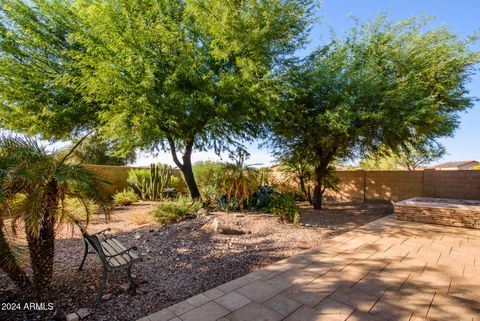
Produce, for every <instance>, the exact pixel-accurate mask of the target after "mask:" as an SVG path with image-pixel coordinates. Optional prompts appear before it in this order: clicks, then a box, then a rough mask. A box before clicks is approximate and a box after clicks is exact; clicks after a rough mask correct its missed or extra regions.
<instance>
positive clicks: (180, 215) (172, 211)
mask: <svg viewBox="0 0 480 321" xmlns="http://www.w3.org/2000/svg"><path fill="white" fill-rule="evenodd" d="M200 208H202V202H200V201H192V200H191V199H189V198H187V197H183V196H180V197H178V198H177V199H176V200H174V201H167V202H163V203H161V204H159V205H158V207H157V208H156V209H155V211H153V213H152V214H153V218H154V219H155V220H156V221H157V222H159V223H161V224H167V223H171V222H179V221H182V220H184V219H185V218H186V217H187V216H188V215H195V214H196V213H197V211H198V210H199V209H200Z"/></svg>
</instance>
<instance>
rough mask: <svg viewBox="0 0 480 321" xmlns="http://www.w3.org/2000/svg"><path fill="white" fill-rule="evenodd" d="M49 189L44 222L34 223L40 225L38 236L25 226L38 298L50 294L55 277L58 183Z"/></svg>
mask: <svg viewBox="0 0 480 321" xmlns="http://www.w3.org/2000/svg"><path fill="white" fill-rule="evenodd" d="M47 188H48V192H47V195H46V197H47V199H46V200H45V202H46V204H45V205H46V206H45V212H44V213H43V215H42V216H43V217H42V222H38V223H37V222H35V223H34V224H39V225H40V228H39V232H38V235H35V234H34V233H32V229H29V228H28V227H27V226H25V227H26V235H27V242H28V249H29V253H30V261H31V264H32V271H33V286H34V289H35V294H36V295H37V296H38V297H44V295H45V294H47V293H48V289H49V288H50V285H51V283H52V277H53V258H54V250H55V215H56V211H57V210H58V199H57V193H58V186H57V183H56V181H54V180H52V181H51V182H50V183H49V184H48V187H47ZM26 224H28V223H26Z"/></svg>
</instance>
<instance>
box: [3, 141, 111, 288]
mask: <svg viewBox="0 0 480 321" xmlns="http://www.w3.org/2000/svg"><path fill="white" fill-rule="evenodd" d="M69 155H70V153H67V154H59V153H56V152H52V153H49V152H47V151H46V150H45V148H44V147H41V146H40V145H39V144H38V143H37V142H35V141H34V140H30V139H25V138H21V137H1V138H0V211H1V212H0V217H2V216H3V217H8V216H9V217H11V218H12V228H15V226H17V225H18V224H16V223H18V222H22V223H23V226H24V228H25V235H26V240H27V244H28V252H29V258H30V262H31V268H32V272H33V274H32V278H31V281H30V279H29V278H28V277H27V275H26V274H25V272H24V271H23V269H22V268H21V267H20V266H19V265H18V264H17V263H16V261H15V256H14V255H13V251H12V250H11V246H10V245H9V243H8V242H7V239H6V238H5V234H4V230H3V228H4V226H3V221H2V222H0V223H2V224H0V228H1V229H0V230H1V232H0V247H1V248H0V255H1V257H0V264H1V265H0V267H1V268H2V270H3V271H4V272H6V273H7V274H8V275H9V277H10V278H11V279H12V280H13V281H14V282H15V283H16V284H17V285H18V286H20V287H23V288H25V287H27V286H29V285H30V284H32V285H33V286H34V290H35V293H36V294H37V295H39V296H42V295H43V294H45V293H47V291H48V289H49V286H50V284H51V281H52V273H53V258H54V244H55V232H56V227H57V226H58V224H59V223H62V222H66V221H69V220H70V216H69V215H68V211H67V208H66V207H65V206H64V201H65V200H66V199H67V198H68V199H69V200H76V201H78V202H79V203H80V204H82V205H83V207H84V209H85V213H86V214H87V216H86V217H87V222H88V218H89V216H90V214H91V213H92V207H91V204H92V202H95V203H96V204H99V205H101V206H103V207H104V208H106V207H105V206H106V204H107V203H108V202H109V195H108V193H107V192H106V190H105V188H104V187H105V184H106V183H107V182H106V181H105V180H104V179H102V178H100V177H98V176H97V174H96V173H94V172H92V171H90V170H88V169H86V168H85V167H83V166H81V165H79V164H71V163H69V162H66V160H67V159H68V157H69Z"/></svg>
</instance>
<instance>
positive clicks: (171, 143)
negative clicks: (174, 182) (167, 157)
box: [167, 136, 183, 169]
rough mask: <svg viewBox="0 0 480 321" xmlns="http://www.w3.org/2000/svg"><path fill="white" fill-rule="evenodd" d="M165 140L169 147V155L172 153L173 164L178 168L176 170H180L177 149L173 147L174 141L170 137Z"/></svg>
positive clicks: (181, 165)
mask: <svg viewBox="0 0 480 321" xmlns="http://www.w3.org/2000/svg"><path fill="white" fill-rule="evenodd" d="M167 140H168V144H169V145H170V153H172V157H173V162H174V163H175V164H176V165H177V166H178V168H180V169H182V168H183V164H182V163H181V162H180V160H179V159H178V156H177V148H176V147H175V141H174V140H173V138H172V137H170V136H168V137H167Z"/></svg>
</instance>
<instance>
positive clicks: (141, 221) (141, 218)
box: [127, 212, 152, 225]
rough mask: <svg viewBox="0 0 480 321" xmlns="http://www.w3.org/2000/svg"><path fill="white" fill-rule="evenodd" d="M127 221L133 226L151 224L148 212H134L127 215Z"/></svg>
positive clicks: (150, 216)
mask: <svg viewBox="0 0 480 321" xmlns="http://www.w3.org/2000/svg"><path fill="white" fill-rule="evenodd" d="M127 221H129V222H130V223H132V224H135V225H145V224H149V223H152V215H151V214H150V212H148V213H145V212H134V213H130V214H128V215H127Z"/></svg>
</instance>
